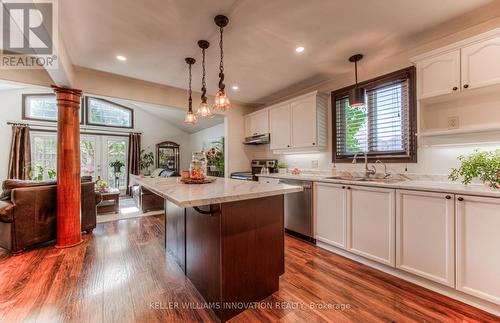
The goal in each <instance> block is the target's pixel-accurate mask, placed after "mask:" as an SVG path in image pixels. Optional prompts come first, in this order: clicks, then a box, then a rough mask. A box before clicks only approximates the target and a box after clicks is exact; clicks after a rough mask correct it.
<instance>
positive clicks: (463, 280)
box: [455, 195, 500, 305]
mask: <svg viewBox="0 0 500 323" xmlns="http://www.w3.org/2000/svg"><path fill="white" fill-rule="evenodd" d="M455 208H456V243H457V245H456V249H457V254H456V256H457V259H456V260H457V289H458V290H460V291H462V292H464V293H467V294H470V295H474V296H477V297H480V298H482V299H485V300H488V301H490V302H493V303H495V304H499V305H500V199H499V198H488V197H475V196H464V195H457V196H456V207H455Z"/></svg>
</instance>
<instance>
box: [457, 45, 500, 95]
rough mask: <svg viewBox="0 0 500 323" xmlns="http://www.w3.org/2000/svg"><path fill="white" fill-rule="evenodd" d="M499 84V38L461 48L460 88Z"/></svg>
mask: <svg viewBox="0 0 500 323" xmlns="http://www.w3.org/2000/svg"><path fill="white" fill-rule="evenodd" d="M498 83H500V37H497V38H493V39H489V40H486V41H483V42H480V43H477V44H473V45H470V46H467V47H464V48H462V87H463V88H469V89H470V88H476V87H480V86H487V85H492V84H498Z"/></svg>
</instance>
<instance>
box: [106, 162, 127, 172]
mask: <svg viewBox="0 0 500 323" xmlns="http://www.w3.org/2000/svg"><path fill="white" fill-rule="evenodd" d="M109 166H111V167H113V172H114V173H115V174H119V173H121V172H122V167H123V166H125V163H124V162H122V161H121V160H118V159H116V160H113V161H112V162H111V163H109Z"/></svg>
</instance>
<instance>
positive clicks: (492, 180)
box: [448, 149, 500, 189]
mask: <svg viewBox="0 0 500 323" xmlns="http://www.w3.org/2000/svg"><path fill="white" fill-rule="evenodd" d="M458 160H460V166H459V167H458V168H453V169H452V170H451V173H450V175H449V176H448V178H449V179H450V180H452V181H458V180H459V179H461V181H462V183H463V184H465V185H468V184H470V183H471V182H472V180H473V179H480V180H482V181H483V182H484V183H485V184H486V185H488V186H490V187H492V188H494V189H498V188H500V149H498V150H494V151H485V152H480V151H479V149H476V150H475V152H474V153H473V154H471V155H469V156H463V155H461V156H458Z"/></svg>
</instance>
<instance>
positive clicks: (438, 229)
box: [396, 190, 455, 288]
mask: <svg viewBox="0 0 500 323" xmlns="http://www.w3.org/2000/svg"><path fill="white" fill-rule="evenodd" d="M396 267H397V268H399V269H402V270H405V271H407V272H410V273H412V274H415V275H418V276H420V277H424V278H427V279H430V280H433V281H435V282H438V283H441V284H444V285H446V286H450V287H453V288H454V287H455V200H454V195H453V194H446V193H432V192H421V191H407V190H398V191H397V192H396Z"/></svg>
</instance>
